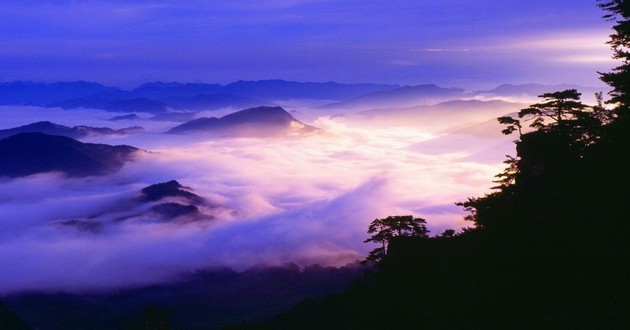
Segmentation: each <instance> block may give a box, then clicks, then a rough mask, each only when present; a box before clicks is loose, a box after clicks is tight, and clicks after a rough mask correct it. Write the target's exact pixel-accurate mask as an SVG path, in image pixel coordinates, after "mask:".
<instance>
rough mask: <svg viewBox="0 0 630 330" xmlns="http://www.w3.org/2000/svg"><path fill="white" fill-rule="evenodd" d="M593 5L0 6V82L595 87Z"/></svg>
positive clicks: (164, 2) (457, 1)
mask: <svg viewBox="0 0 630 330" xmlns="http://www.w3.org/2000/svg"><path fill="white" fill-rule="evenodd" d="M601 15H602V12H601V11H600V9H598V8H597V7H596V2H595V1H594V0H553V1H548V0H510V1H505V0H475V1H470V0H418V1H402V0H387V1H385V0H369V1H356V0H353V1H345V0H344V1H341V0H261V1H244V0H233V1H194V0H193V1H180V0H150V1H149V0H146V1H145V0H141V1H122V0H112V1H101V0H87V1H71V0H59V1H52V0H40V1H35V0H22V1H3V2H2V3H0V81H10V80H38V81H56V80H79V79H82V80H92V81H98V82H102V83H106V84H112V85H117V86H122V87H131V86H134V85H136V84H139V83H143V82H147V81H154V80H169V81H171V80H177V81H188V82H218V83H229V82H232V81H235V80H239V79H244V80H258V79H275V78H279V79H287V80H298V81H329V80H334V81H338V82H346V83H353V82H384V83H400V84H422V83H438V84H440V85H445V86H461V87H469V88H482V87H492V86H494V85H497V84H500V83H525V82H539V83H564V82H574V83H578V84H582V85H599V84H600V83H599V81H598V80H597V74H596V71H606V70H608V69H609V68H610V67H612V66H613V65H614V62H611V61H610V59H609V57H610V52H609V49H608V47H607V45H605V41H606V38H607V35H608V34H609V28H610V25H611V23H610V22H606V21H604V20H603V19H601V18H600V17H601Z"/></svg>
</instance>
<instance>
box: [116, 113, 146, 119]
mask: <svg viewBox="0 0 630 330" xmlns="http://www.w3.org/2000/svg"><path fill="white" fill-rule="evenodd" d="M109 120H111V121H121V120H142V118H140V117H139V116H138V115H136V114H135V113H130V114H128V115H121V116H115V117H112V118H110V119H109Z"/></svg>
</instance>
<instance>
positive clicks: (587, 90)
mask: <svg viewBox="0 0 630 330" xmlns="http://www.w3.org/2000/svg"><path fill="white" fill-rule="evenodd" d="M567 89H576V90H578V91H579V92H581V93H582V98H583V99H584V100H587V101H588V102H592V101H594V98H593V96H594V94H595V93H597V92H601V91H607V90H608V89H609V88H608V87H586V86H579V85H574V84H561V85H543V84H519V85H513V84H503V85H500V86H498V87H496V88H493V89H490V90H486V91H479V92H477V93H478V94H483V95H490V96H504V97H520V96H524V95H526V96H530V97H537V96H538V95H541V94H544V93H547V92H549V91H561V90H567Z"/></svg>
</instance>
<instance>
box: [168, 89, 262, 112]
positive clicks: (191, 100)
mask: <svg viewBox="0 0 630 330" xmlns="http://www.w3.org/2000/svg"><path fill="white" fill-rule="evenodd" d="M161 101H162V102H164V103H165V104H166V105H168V106H169V107H170V108H172V109H175V110H192V111H202V110H218V109H223V108H238V109H244V108H251V107H256V106H262V105H271V104H270V103H269V102H265V101H260V100H256V99H252V98H249V97H242V96H236V95H232V94H227V93H219V94H200V95H195V96H173V97H168V98H163V99H161Z"/></svg>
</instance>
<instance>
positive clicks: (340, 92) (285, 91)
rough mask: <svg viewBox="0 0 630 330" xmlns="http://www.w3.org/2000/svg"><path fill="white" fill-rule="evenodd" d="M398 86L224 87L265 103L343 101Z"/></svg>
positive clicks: (279, 83)
mask: <svg viewBox="0 0 630 330" xmlns="http://www.w3.org/2000/svg"><path fill="white" fill-rule="evenodd" d="M397 87H399V86H398V85H387V84H340V83H336V82H332V81H330V82H325V83H318V82H296V81H286V80H258V81H243V80H241V81H237V82H234V83H231V84H228V85H226V86H225V90H226V91H227V92H228V93H232V94H236V95H242V96H248V97H254V98H258V99H262V100H267V101H274V100H283V99H319V100H344V99H348V98H351V97H357V96H359V95H363V94H366V93H372V92H376V91H386V90H392V89H394V88H397Z"/></svg>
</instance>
